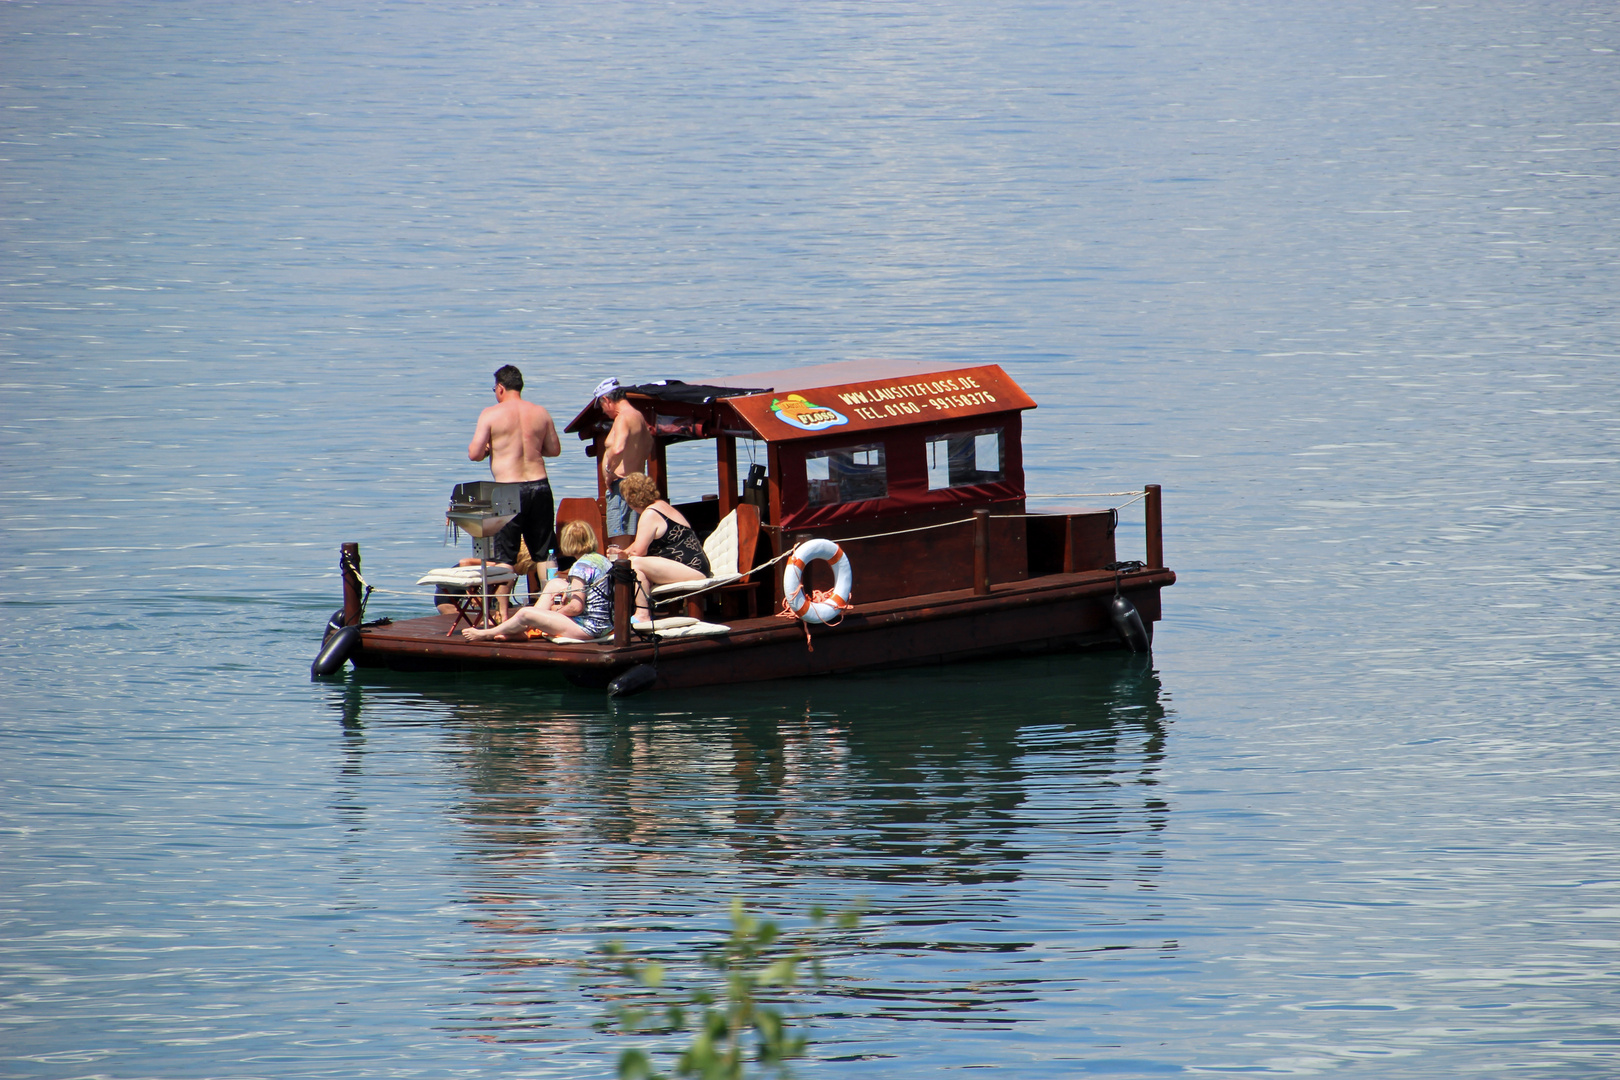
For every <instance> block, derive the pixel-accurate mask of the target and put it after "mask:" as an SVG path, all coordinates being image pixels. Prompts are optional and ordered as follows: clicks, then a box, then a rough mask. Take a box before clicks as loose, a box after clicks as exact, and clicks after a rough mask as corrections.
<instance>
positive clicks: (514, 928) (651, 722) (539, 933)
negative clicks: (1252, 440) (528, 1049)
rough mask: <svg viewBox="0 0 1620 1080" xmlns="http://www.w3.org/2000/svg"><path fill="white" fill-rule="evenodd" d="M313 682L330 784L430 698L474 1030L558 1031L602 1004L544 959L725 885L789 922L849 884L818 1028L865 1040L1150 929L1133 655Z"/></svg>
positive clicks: (950, 1015)
mask: <svg viewBox="0 0 1620 1080" xmlns="http://www.w3.org/2000/svg"><path fill="white" fill-rule="evenodd" d="M525 683H527V684H528V685H525ZM332 689H333V691H334V699H333V700H334V704H335V705H336V706H337V707H338V708H339V709H340V710H341V712H342V715H343V719H344V724H345V727H346V730H347V732H348V738H349V753H348V755H347V757H346V766H345V768H346V771H347V772H348V773H349V782H350V784H351V786H353V787H355V788H357V789H363V788H364V787H365V784H366V779H365V778H366V774H367V772H368V755H369V754H370V753H372V752H385V751H386V750H387V749H388V747H389V744H390V742H391V741H393V740H395V739H399V738H405V737H407V732H406V730H405V729H406V728H407V727H411V726H417V734H418V735H420V734H421V728H420V727H419V725H422V724H424V723H426V724H427V725H428V726H429V728H430V730H431V731H432V732H433V738H432V741H433V743H434V746H435V751H434V758H435V761H436V764H435V765H434V768H435V771H438V772H440V773H441V774H442V775H444V776H445V778H446V781H447V782H450V783H452V784H453V786H454V787H455V788H456V789H457V790H459V792H460V795H459V796H458V797H457V798H456V799H455V800H453V803H454V805H453V810H452V814H453V817H454V823H455V825H456V826H457V827H458V829H459V831H460V832H459V841H458V842H459V843H460V844H461V849H460V850H459V851H458V852H456V861H457V863H458V866H459V871H458V872H459V873H460V874H462V875H464V876H463V879H462V881H461V884H460V887H461V888H462V889H464V896H465V898H466V899H467V900H469V901H470V903H471V907H472V910H471V911H470V912H469V918H470V919H471V920H472V922H473V924H474V925H475V926H476V927H477V928H478V930H479V931H480V939H481V940H482V941H483V942H484V944H483V945H482V946H480V947H478V948H477V949H476V955H471V956H464V957H460V958H458V959H457V961H456V963H457V964H458V966H459V967H460V969H461V970H463V971H467V972H470V973H477V974H480V975H482V976H483V977H484V978H486V979H488V980H490V983H491V985H490V986H485V987H483V991H482V992H485V993H488V992H491V990H492V987H493V985H494V984H497V983H498V984H499V985H500V986H501V987H503V988H504V989H503V990H501V991H500V992H499V993H498V994H497V996H498V997H500V998H501V999H502V1000H503V1001H504V1003H505V1004H504V1005H503V1008H502V1009H501V1010H500V1012H501V1016H500V1017H498V1018H497V1017H493V1016H488V1015H487V1014H485V1015H484V1018H483V1019H482V1020H479V1021H477V1022H475V1023H469V1024H467V1025H465V1026H464V1028H463V1030H466V1031H468V1032H470V1033H472V1034H475V1035H476V1036H477V1037H481V1038H486V1039H492V1040H496V1041H506V1040H515V1041H519V1042H524V1041H532V1040H535V1039H539V1040H541V1041H542V1042H546V1043H548V1044H560V1043H566V1042H569V1041H571V1040H572V1039H574V1038H577V1037H579V1031H580V1025H582V1024H584V1023H586V1022H588V1020H589V1019H590V1018H591V1016H592V1015H596V1014H599V1007H598V1006H595V1005H590V1003H586V1004H587V1006H589V1007H587V1008H586V1010H585V1012H584V1013H579V1012H578V1006H577V1005H576V1006H575V1007H570V1006H569V1005H568V1004H567V1003H568V1001H570V1000H575V1001H576V1002H577V1000H578V999H579V998H580V993H579V991H578V989H577V988H571V987H570V986H569V983H568V975H569V973H570V972H571V971H572V965H573V964H574V963H575V962H576V961H577V960H578V959H579V958H580V957H582V956H584V955H586V954H587V953H588V952H589V950H590V949H591V948H592V946H594V945H595V944H598V943H600V942H602V941H604V940H607V939H609V938H619V939H623V940H626V941H627V942H629V943H631V944H632V945H635V946H636V947H638V948H644V949H651V950H654V951H664V952H667V953H669V954H670V955H671V956H674V955H676V954H677V953H679V952H681V951H682V950H685V951H686V952H687V953H689V952H690V949H691V947H692V946H693V944H694V943H695V942H697V941H700V940H703V939H704V935H706V934H708V933H710V932H711V931H713V930H715V929H717V928H719V927H722V926H723V925H724V924H725V921H726V909H727V905H728V903H729V901H730V899H731V898H733V897H740V898H742V899H743V901H744V902H745V903H746V904H748V906H749V907H750V908H751V909H752V910H755V911H759V912H762V913H766V914H770V915H773V916H780V917H786V918H788V919H789V920H790V921H791V920H792V918H793V917H794V916H797V915H802V914H803V912H804V911H805V910H806V909H807V908H808V907H809V906H810V905H811V904H813V903H820V904H823V905H826V906H828V907H833V908H836V907H839V906H843V905H845V904H849V903H854V902H860V903H862V904H863V905H864V907H865V910H866V912H867V916H866V919H865V922H864V924H863V929H862V930H861V931H859V932H858V938H859V944H858V945H857V944H856V943H855V942H850V943H848V952H847V954H846V955H845V956H844V958H843V961H844V962H843V963H841V964H840V965H838V970H839V974H840V975H841V976H847V977H846V978H844V979H843V980H842V981H840V982H839V983H837V984H835V985H834V987H832V988H831V989H830V990H828V991H826V993H827V994H828V995H829V997H828V1000H832V999H838V1002H837V1005H836V1009H837V1011H838V1012H839V1013H840V1014H842V1015H843V1016H844V1017H845V1021H846V1022H845V1024H843V1025H841V1027H840V1031H839V1033H838V1038H839V1041H845V1040H848V1041H851V1042H852V1043H860V1044H862V1045H865V1044H867V1043H871V1042H873V1040H876V1042H878V1043H890V1042H891V1041H892V1039H893V1038H894V1031H893V1030H890V1031H888V1032H887V1033H883V1034H880V1032H879V1031H878V1030H877V1029H872V1028H870V1027H869V1025H873V1024H882V1023H884V1022H885V1021H886V1020H887V1021H892V1020H893V1019H894V1018H897V1017H905V1018H907V1019H929V1018H932V1019H936V1020H939V1021H940V1022H944V1023H948V1024H951V1025H962V1024H973V1023H979V1024H982V1023H984V1022H985V1021H986V1020H992V1019H993V1020H995V1021H997V1022H999V1023H1013V1022H1034V1021H1036V1020H1038V1019H1040V1017H1041V1016H1042V1014H1043V1013H1044V1012H1045V1010H1046V1005H1045V1004H1043V1003H1042V1002H1043V994H1044V991H1043V989H1042V988H1043V987H1051V988H1056V987H1060V986H1065V985H1071V984H1072V982H1073V980H1074V979H1076V978H1077V977H1078V973H1077V970H1076V969H1075V968H1074V965H1076V964H1083V962H1084V958H1085V957H1087V956H1091V955H1094V954H1096V953H1097V952H1099V951H1105V950H1113V951H1117V950H1127V951H1131V950H1135V951H1138V952H1142V953H1143V954H1144V955H1147V954H1151V955H1152V956H1156V957H1160V958H1162V957H1163V955H1164V950H1166V949H1173V948H1174V943H1167V942H1166V941H1165V940H1164V933H1163V928H1162V927H1160V926H1157V925H1155V922H1156V918H1157V915H1156V910H1155V907H1154V904H1153V895H1152V890H1153V888H1154V885H1155V880H1156V878H1157V876H1158V874H1159V872H1160V870H1161V868H1162V861H1163V854H1162V849H1161V844H1160V835H1161V833H1162V831H1163V830H1164V828H1165V827H1166V824H1167V819H1168V814H1169V808H1168V807H1167V805H1166V804H1165V802H1164V801H1163V800H1162V799H1161V798H1160V797H1159V794H1158V789H1157V782H1158V772H1159V768H1160V763H1161V762H1162V760H1163V758H1164V754H1165V743H1166V735H1167V720H1166V710H1165V706H1164V703H1163V700H1162V695H1161V690H1160V685H1159V680H1158V677H1157V675H1156V673H1155V672H1154V671H1153V670H1152V668H1151V661H1150V659H1149V658H1148V657H1145V656H1133V655H1129V654H1121V653H1100V654H1095V655H1086V656H1063V657H1050V658H1031V659H1028V660H1019V661H1011V662H1000V663H994V664H963V665H955V666H951V667H944V668H938V669H927V670H918V671H908V672H901V673H893V674H887V675H882V676H870V677H856V678H845V679H822V680H804V681H797V682H785V683H783V682H779V683H771V684H747V685H742V686H736V687H720V688H714V687H711V688H707V689H705V690H702V691H691V692H671V693H667V694H660V695H652V696H648V697H645V698H632V699H628V700H626V701H621V702H618V703H615V704H614V705H612V706H611V707H610V709H605V708H604V706H603V702H602V699H601V698H600V697H599V696H597V695H595V694H591V693H588V692H582V691H575V690H570V689H564V688H561V687H558V688H555V689H551V690H543V691H538V692H537V691H536V689H535V688H534V686H533V685H532V678H531V679H522V678H512V679H511V680H510V681H506V680H504V679H503V677H502V676H499V675H495V676H487V675H486V676H483V677H474V676H461V677H445V676H435V677H431V678H430V677H423V676H406V675H390V676H378V675H370V676H365V681H360V677H353V676H352V677H351V678H350V680H349V681H348V682H347V684H346V685H345V686H342V687H338V686H334V687H333V688H332ZM391 767H392V766H391ZM355 797H356V798H357V799H358V800H359V801H361V802H364V801H365V797H364V795H363V794H362V793H361V790H356V794H355ZM484 932H487V934H488V935H489V936H488V937H487V938H483V937H482V934H483V933H484ZM962 953H979V954H983V955H981V956H979V957H975V958H969V957H964V956H962V955H961V954H962ZM1033 960H1039V961H1042V963H1041V964H1039V965H1032V964H1031V963H1030V961H1033ZM1143 962H1147V961H1146V960H1144V961H1143ZM1160 962H1161V963H1162V959H1161V961H1160ZM518 987H521V989H517V988H518ZM1071 988H1072V986H1071ZM1054 992H1055V990H1054ZM593 1009H595V1010H596V1012H594V1013H593V1011H592V1010H593ZM570 1013H573V1015H570ZM850 1024H853V1025H854V1026H853V1027H851V1026H849V1025H850ZM905 1037H906V1038H908V1039H909V1038H914V1037H917V1036H915V1035H913V1034H912V1033H911V1032H910V1031H908V1032H906V1033H905ZM891 1049H893V1047H892V1046H891ZM851 1050H852V1052H865V1051H864V1050H862V1051H855V1050H854V1047H853V1046H852V1047H851Z"/></svg>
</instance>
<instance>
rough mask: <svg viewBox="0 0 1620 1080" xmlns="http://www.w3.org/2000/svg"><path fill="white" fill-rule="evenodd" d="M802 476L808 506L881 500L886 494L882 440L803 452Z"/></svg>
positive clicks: (886, 469)
mask: <svg viewBox="0 0 1620 1080" xmlns="http://www.w3.org/2000/svg"><path fill="white" fill-rule="evenodd" d="M804 478H805V486H806V488H807V489H808V491H809V496H810V497H809V503H810V505H811V506H827V505H829V504H831V503H847V502H859V501H861V500H862V499H883V498H887V497H888V494H889V470H888V466H887V465H886V464H885V462H884V457H883V444H882V443H864V444H862V445H860V446H841V447H839V448H838V449H836V450H816V451H813V452H811V453H809V454H807V455H805V459H804Z"/></svg>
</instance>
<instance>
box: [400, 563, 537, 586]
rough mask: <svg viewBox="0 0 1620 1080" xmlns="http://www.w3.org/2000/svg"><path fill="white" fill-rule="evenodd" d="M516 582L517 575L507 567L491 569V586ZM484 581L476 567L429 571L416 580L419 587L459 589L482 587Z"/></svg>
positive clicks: (450, 567)
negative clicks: (442, 586)
mask: <svg viewBox="0 0 1620 1080" xmlns="http://www.w3.org/2000/svg"><path fill="white" fill-rule="evenodd" d="M516 580H517V575H516V574H514V573H513V572H512V571H511V570H509V569H507V568H505V567H494V566H492V567H490V568H489V583H490V584H491V585H505V584H509V583H510V582H513V581H516ZM483 581H484V579H483V576H482V575H481V574H480V573H479V572H478V567H476V566H445V567H441V568H440V569H438V570H429V571H428V572H427V573H425V574H423V575H422V576H421V577H419V578H417V579H416V583H417V584H418V585H450V586H453V587H455V588H458V589H467V588H471V587H472V586H474V585H481V584H483Z"/></svg>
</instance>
